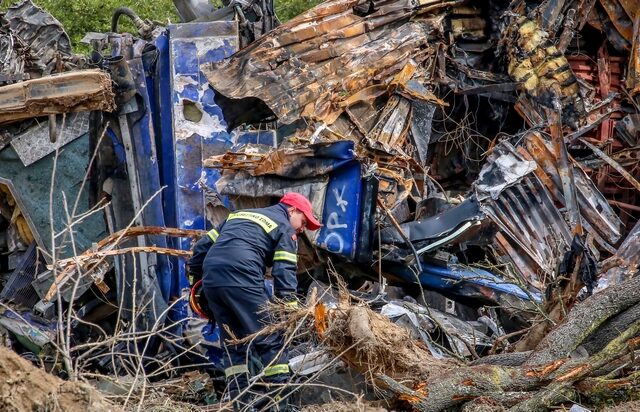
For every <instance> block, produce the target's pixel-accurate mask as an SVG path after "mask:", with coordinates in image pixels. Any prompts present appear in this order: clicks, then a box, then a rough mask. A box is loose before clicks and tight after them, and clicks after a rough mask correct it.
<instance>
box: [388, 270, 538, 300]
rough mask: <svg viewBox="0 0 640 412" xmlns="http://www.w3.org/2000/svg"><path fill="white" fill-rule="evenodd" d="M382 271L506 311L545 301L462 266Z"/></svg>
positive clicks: (533, 293)
mask: <svg viewBox="0 0 640 412" xmlns="http://www.w3.org/2000/svg"><path fill="white" fill-rule="evenodd" d="M383 271H384V273H385V275H386V276H389V277H391V278H392V279H393V278H400V279H402V280H403V281H405V282H409V283H414V284H415V283H418V280H419V283H420V284H421V285H422V286H424V287H426V288H428V289H433V290H440V291H443V292H445V293H447V294H451V295H454V296H457V297H460V298H463V299H477V300H478V301H480V302H490V303H492V304H498V305H501V306H503V307H506V308H509V307H512V308H523V307H526V306H527V305H530V303H531V302H532V301H535V302H542V295H541V294H540V293H539V292H537V291H535V290H534V291H529V290H525V289H523V288H522V287H520V286H519V285H518V284H516V283H511V282H509V280H506V279H503V278H501V277H498V276H496V275H494V274H493V273H490V272H488V271H486V270H483V269H479V268H472V267H468V266H463V265H459V264H448V265H446V266H438V265H434V264H430V263H422V272H421V273H419V274H417V273H415V272H414V271H413V270H412V268H409V267H407V266H406V265H404V264H398V263H392V262H383ZM512 305H513V306H512Z"/></svg>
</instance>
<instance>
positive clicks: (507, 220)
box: [476, 142, 572, 289]
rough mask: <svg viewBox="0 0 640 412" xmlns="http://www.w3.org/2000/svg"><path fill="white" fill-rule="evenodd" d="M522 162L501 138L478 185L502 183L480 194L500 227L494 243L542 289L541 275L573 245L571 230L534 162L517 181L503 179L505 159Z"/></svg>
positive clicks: (550, 271) (552, 268)
mask: <svg viewBox="0 0 640 412" xmlns="http://www.w3.org/2000/svg"><path fill="white" fill-rule="evenodd" d="M505 159H509V161H508V162H506V161H505ZM526 162H528V161H527V160H525V159H523V158H522V157H521V156H520V155H519V154H518V153H517V151H516V148H515V147H513V146H512V145H511V144H509V143H507V142H502V143H501V144H500V145H499V146H497V147H496V148H495V149H494V152H493V154H492V155H491V156H490V157H489V158H488V159H487V164H486V165H485V167H484V168H483V171H482V172H481V174H480V176H481V178H480V179H479V180H478V181H476V188H478V187H479V188H480V189H481V190H482V188H484V187H489V186H491V185H492V184H493V185H495V186H498V187H503V189H502V190H501V191H500V192H499V194H498V193H497V192H495V193H492V196H491V197H489V196H482V198H483V199H484V201H483V202H482V205H481V209H482V211H483V212H484V213H486V215H487V216H489V218H490V219H491V220H492V221H493V222H494V223H495V224H496V226H497V227H498V228H499V231H498V233H497V235H496V237H495V241H496V244H497V245H498V247H499V249H501V250H502V253H503V254H504V255H505V256H506V257H508V259H509V260H510V261H511V262H512V263H513V267H514V269H515V270H516V271H518V272H520V274H522V275H523V277H524V278H525V279H526V280H527V281H528V282H529V283H530V284H532V285H534V286H536V287H537V288H538V289H542V286H543V284H544V278H545V277H547V276H551V275H552V274H553V273H554V272H555V270H556V266H557V264H558V262H559V259H561V258H562V256H563V255H564V252H565V251H566V250H568V248H569V246H570V245H571V239H572V235H571V232H570V229H569V227H568V225H567V223H566V222H565V221H564V219H563V217H562V215H561V214H560V212H559V211H558V209H557V208H556V206H555V204H554V202H553V199H552V198H551V196H550V194H549V192H548V191H547V189H546V188H545V186H544V184H543V183H542V182H541V181H540V179H539V178H538V177H537V176H536V174H535V173H533V172H534V171H535V170H536V169H537V168H536V167H534V168H527V169H525V170H526V171H527V172H526V173H524V174H522V175H521V177H520V178H519V180H518V181H511V182H510V184H509V185H505V184H503V177H502V176H504V175H505V173H504V171H503V165H504V164H517V163H526ZM508 171H509V172H511V170H508ZM507 176H512V175H510V174H507ZM476 190H477V189H476ZM484 191H486V190H484ZM480 193H482V191H481V192H480ZM540 274H541V275H540Z"/></svg>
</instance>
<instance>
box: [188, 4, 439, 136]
mask: <svg viewBox="0 0 640 412" xmlns="http://www.w3.org/2000/svg"><path fill="white" fill-rule="evenodd" d="M360 3H362V4H360ZM423 3H425V4H423V6H425V5H430V6H433V5H434V4H435V5H437V4H438V3H441V2H439V1H429V2H423ZM371 6H373V8H372V9H371V10H375V11H374V12H372V13H371V14H368V15H367V14H366V12H364V14H365V15H364V16H362V14H363V13H362V12H361V11H360V8H362V7H366V8H367V9H368V8H369V7H370V5H369V3H368V2H362V1H358V0H355V1H354V0H349V1H345V0H333V1H329V2H325V3H323V4H321V5H319V6H316V7H315V8H314V9H311V10H309V11H308V12H306V13H304V14H302V15H300V16H298V17H296V18H294V19H292V20H291V21H289V22H288V23H286V24H284V25H282V26H280V27H278V28H276V29H275V30H273V31H272V32H270V33H269V34H268V35H266V36H264V37H262V38H260V39H258V40H257V41H256V42H255V43H253V44H252V45H251V46H249V47H247V48H245V49H243V50H241V51H240V52H238V53H236V54H235V55H234V56H232V57H231V58H230V59H228V60H225V61H223V62H221V63H214V64H206V65H203V66H202V68H201V69H202V71H203V72H204V73H205V75H206V76H207V78H208V79H209V82H210V83H211V85H212V86H213V87H214V89H216V90H217V91H219V92H220V93H222V94H224V95H225V96H227V97H231V98H235V99H239V98H246V97H257V98H259V99H260V100H262V101H263V102H265V103H266V104H267V106H269V108H270V109H271V110H272V111H273V112H274V113H275V114H276V115H277V116H278V118H279V120H280V121H282V122H284V123H287V124H288V123H291V122H293V121H295V120H297V119H298V118H300V117H302V116H306V117H310V118H312V119H317V120H323V121H325V122H326V123H328V124H331V123H333V122H334V121H335V120H336V119H337V118H338V116H339V115H340V114H341V113H342V112H343V111H344V108H343V107H341V104H340V102H341V101H346V100H348V99H349V97H350V96H352V95H354V94H355V93H358V92H360V91H361V90H363V89H365V88H366V87H367V86H370V85H372V84H374V81H375V82H376V83H380V84H386V83H389V82H388V80H391V79H392V78H393V77H394V76H395V75H396V74H397V73H399V72H400V71H401V70H402V69H403V68H404V66H405V65H406V64H407V63H408V62H409V61H410V59H412V58H413V59H415V58H418V56H417V55H416V53H415V51H416V50H419V49H420V48H421V47H422V46H426V45H427V44H428V43H429V38H430V32H431V31H432V30H434V29H435V27H436V25H435V22H432V21H429V20H420V21H415V22H408V23H405V24H402V25H400V26H399V27H397V24H396V25H394V24H393V23H397V22H400V21H402V20H405V19H407V18H409V17H411V16H412V15H415V14H416V13H418V12H419V11H420V6H418V5H417V4H416V3H413V2H410V1H407V0H395V1H393V2H390V3H389V2H374V4H372V5H371ZM394 26H395V27H394ZM365 68H366V69H365ZM385 80H387V81H386V82H385ZM232 123H233V122H232Z"/></svg>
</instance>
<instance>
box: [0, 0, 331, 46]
mask: <svg viewBox="0 0 640 412" xmlns="http://www.w3.org/2000/svg"><path fill="white" fill-rule="evenodd" d="M274 1H275V8H276V14H277V15H278V18H279V19H280V21H282V22H285V21H287V20H290V19H291V18H292V17H295V16H297V15H298V14H300V13H302V12H304V11H305V10H308V9H310V8H311V7H313V6H315V5H316V4H318V3H320V2H321V1H320V0H274ZM33 2H34V3H35V4H37V5H38V6H40V7H42V8H43V9H45V10H46V11H48V12H49V13H50V14H52V15H53V17H55V18H56V19H58V20H59V21H60V23H62V25H63V27H64V29H65V30H66V32H67V34H68V35H69V37H70V38H71V44H72V45H73V47H74V49H75V50H76V51H77V52H84V51H86V48H85V47H83V46H82V45H80V40H81V39H82V38H83V37H84V35H85V34H86V33H87V32H98V33H104V32H107V31H109V30H111V16H112V14H113V11H114V10H115V9H117V8H118V7H129V8H131V9H132V10H133V11H135V12H136V13H137V14H138V15H139V16H140V17H141V18H143V19H149V20H155V21H159V22H162V23H165V24H166V23H167V22H174V23H176V22H179V21H180V18H179V17H178V14H177V12H176V9H175V6H174V5H173V0H33ZM0 3H2V1H1V0H0ZM5 3H7V2H5ZM11 3H12V2H11ZM216 3H217V1H216ZM6 7H7V6H4V8H6ZM119 30H120V31H127V32H131V33H136V31H135V28H134V27H133V25H132V24H131V22H130V20H129V19H128V18H126V17H122V18H121V19H120V24H119Z"/></svg>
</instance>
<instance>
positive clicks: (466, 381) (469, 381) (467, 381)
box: [462, 378, 473, 386]
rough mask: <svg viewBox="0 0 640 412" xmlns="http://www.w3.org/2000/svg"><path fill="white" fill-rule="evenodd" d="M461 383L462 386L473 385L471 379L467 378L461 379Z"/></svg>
mask: <svg viewBox="0 0 640 412" xmlns="http://www.w3.org/2000/svg"><path fill="white" fill-rule="evenodd" d="M462 384H463V385H464V386H473V380H471V379H468V378H467V379H465V380H463V381H462Z"/></svg>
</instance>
